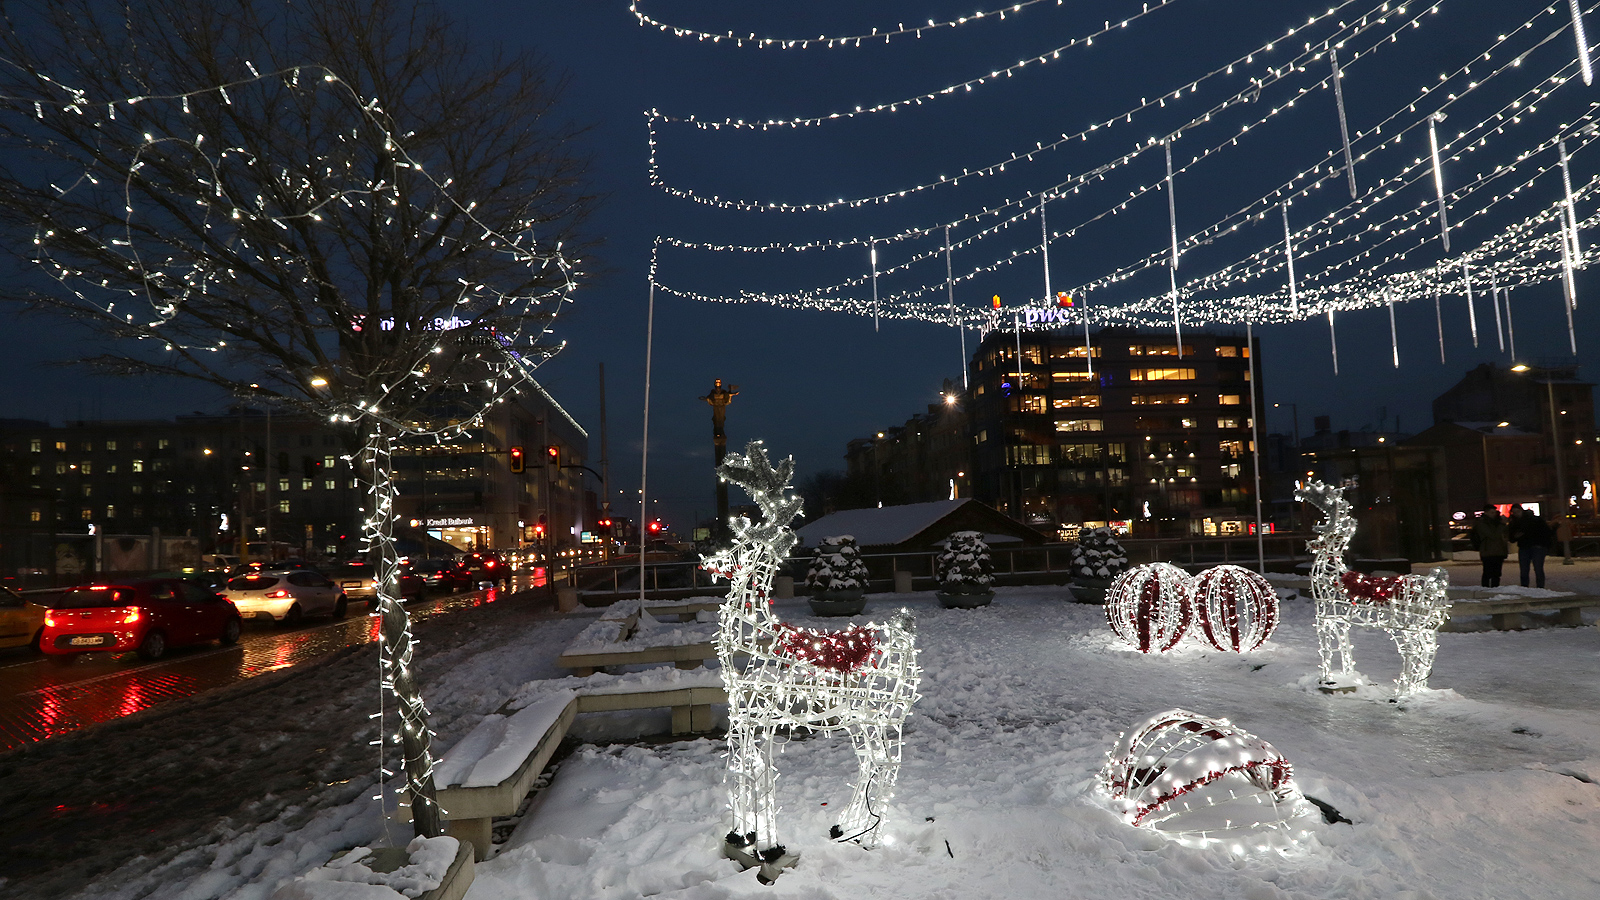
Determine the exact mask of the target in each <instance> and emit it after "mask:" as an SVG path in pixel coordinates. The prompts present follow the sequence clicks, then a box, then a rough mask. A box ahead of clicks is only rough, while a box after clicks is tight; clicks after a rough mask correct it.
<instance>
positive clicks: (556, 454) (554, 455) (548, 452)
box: [544, 444, 561, 469]
mask: <svg viewBox="0 0 1600 900" xmlns="http://www.w3.org/2000/svg"><path fill="white" fill-rule="evenodd" d="M544 457H545V461H546V462H548V463H550V467H551V468H552V469H559V468H561V448H560V447H557V446H555V445H554V444H551V445H550V446H548V447H546V448H544Z"/></svg>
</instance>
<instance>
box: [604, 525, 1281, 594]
mask: <svg viewBox="0 0 1600 900" xmlns="http://www.w3.org/2000/svg"><path fill="white" fill-rule="evenodd" d="M1310 537H1311V535H1309V534H1274V535H1269V536H1266V537H1265V538H1264V539H1263V541H1262V544H1263V546H1264V548H1265V552H1266V558H1267V562H1268V567H1269V568H1272V569H1279V570H1283V571H1293V569H1294V566H1295V565H1296V564H1297V563H1300V562H1302V561H1304V560H1306V559H1307V558H1308V557H1307V555H1306V551H1305V545H1306V541H1307V540H1308V539H1309V538H1310ZM1120 542H1121V544H1122V546H1123V548H1124V549H1126V550H1127V551H1128V560H1129V562H1130V563H1133V564H1134V565H1138V564H1140V563H1147V562H1158V561H1161V562H1173V563H1177V564H1179V565H1184V564H1187V565H1192V566H1210V565H1216V564H1219V563H1234V564H1237V565H1245V566H1253V565H1254V564H1255V562H1256V539H1255V538H1254V537H1252V536H1236V537H1190V538H1123V539H1120ZM1075 546H1076V545H1074V544H1069V543H1056V544H1043V545H1039V546H1034V547H991V548H990V549H989V557H990V559H991V560H993V562H994V573H995V583H996V584H1000V585H1019V584H1065V583H1066V582H1067V581H1068V580H1069V579H1070V578H1071V577H1072V571H1071V561H1072V551H1073V548H1074V547H1075ZM938 555H939V554H938V551H936V550H917V551H906V552H902V553H863V554H862V555H861V560H862V562H864V563H865V564H866V566H867V579H868V584H867V590H868V591H888V590H893V589H894V576H895V573H896V572H906V573H909V574H910V575H911V580H912V587H913V589H914V590H931V589H932V588H933V587H934V585H935V584H936V583H937V580H936V571H935V568H934V566H935V560H936V559H937V558H938ZM810 565H811V557H810V556H809V555H802V556H791V557H789V559H788V560H787V561H785V563H784V565H783V567H782V568H781V569H780V570H779V574H780V575H788V576H790V577H792V578H793V579H794V580H795V590H796V593H798V594H803V593H805V592H806V591H805V588H804V586H803V582H804V579H805V573H806V569H807V568H809V567H810ZM575 583H576V585H577V587H578V589H579V592H580V597H581V598H582V599H583V601H584V602H585V603H586V604H588V605H604V604H606V603H610V602H612V601H614V600H618V599H622V598H624V597H630V596H635V597H636V596H638V594H639V564H638V562H629V563H623V564H615V565H608V566H594V565H590V566H583V567H581V568H580V569H579V570H578V572H577V575H576V578H575ZM726 589H727V582H726V581H723V580H722V579H719V578H714V577H712V575H711V574H710V573H709V572H706V571H705V570H704V569H701V568H700V564H699V563H698V562H691V561H677V562H657V563H646V564H645V596H646V597H647V598H651V599H668V598H675V597H688V596H694V595H696V594H720V593H722V592H723V591H725V590H726Z"/></svg>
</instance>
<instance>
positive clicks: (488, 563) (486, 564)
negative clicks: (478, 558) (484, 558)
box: [483, 559, 494, 569]
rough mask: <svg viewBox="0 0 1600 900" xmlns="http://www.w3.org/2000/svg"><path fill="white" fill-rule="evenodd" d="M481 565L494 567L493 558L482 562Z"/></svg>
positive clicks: (489, 567) (486, 567)
mask: <svg viewBox="0 0 1600 900" xmlns="http://www.w3.org/2000/svg"><path fill="white" fill-rule="evenodd" d="M483 567H484V568H485V569H492V568H494V560H492V559H491V560H489V561H488V562H486V563H484V564H483Z"/></svg>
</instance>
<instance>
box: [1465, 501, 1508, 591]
mask: <svg viewBox="0 0 1600 900" xmlns="http://www.w3.org/2000/svg"><path fill="white" fill-rule="evenodd" d="M1472 546H1473V549H1475V550H1477V551H1478V558H1479V559H1481V560H1482V561H1483V586H1484V587H1499V586H1500V567H1501V566H1502V565H1503V564H1504V563H1505V561H1506V557H1507V556H1509V555H1511V537H1510V533H1509V532H1508V531H1507V530H1506V520H1505V518H1504V517H1503V516H1501V515H1500V510H1499V508H1498V507H1496V506H1494V505H1493V504H1491V505H1489V506H1485V507H1484V508H1483V515H1481V516H1479V517H1478V521H1477V522H1475V523H1473V526H1472Z"/></svg>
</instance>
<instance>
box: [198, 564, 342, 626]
mask: <svg viewBox="0 0 1600 900" xmlns="http://www.w3.org/2000/svg"><path fill="white" fill-rule="evenodd" d="M224 596H226V597H227V598H228V599H229V600H232V601H233V605H234V606H236V607H238V609H239V615H241V616H244V617H245V618H247V619H248V618H270V619H273V620H274V621H278V622H282V623H284V624H285V625H297V624H299V622H300V620H301V619H303V618H305V617H306V616H316V615H323V614H327V615H331V616H333V617H334V618H335V619H342V618H344V616H345V612H346V611H347V610H348V608H349V605H350V598H349V597H347V596H346V595H345V593H344V591H342V590H340V588H339V586H338V585H337V584H334V583H333V582H332V581H329V580H328V579H327V578H326V577H325V576H323V574H322V573H321V572H313V571H311V570H310V569H293V570H289V571H272V570H270V569H268V570H264V571H260V572H245V573H242V574H240V575H237V576H235V577H233V578H231V579H229V581H228V588H227V590H226V591H225V592H224Z"/></svg>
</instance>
